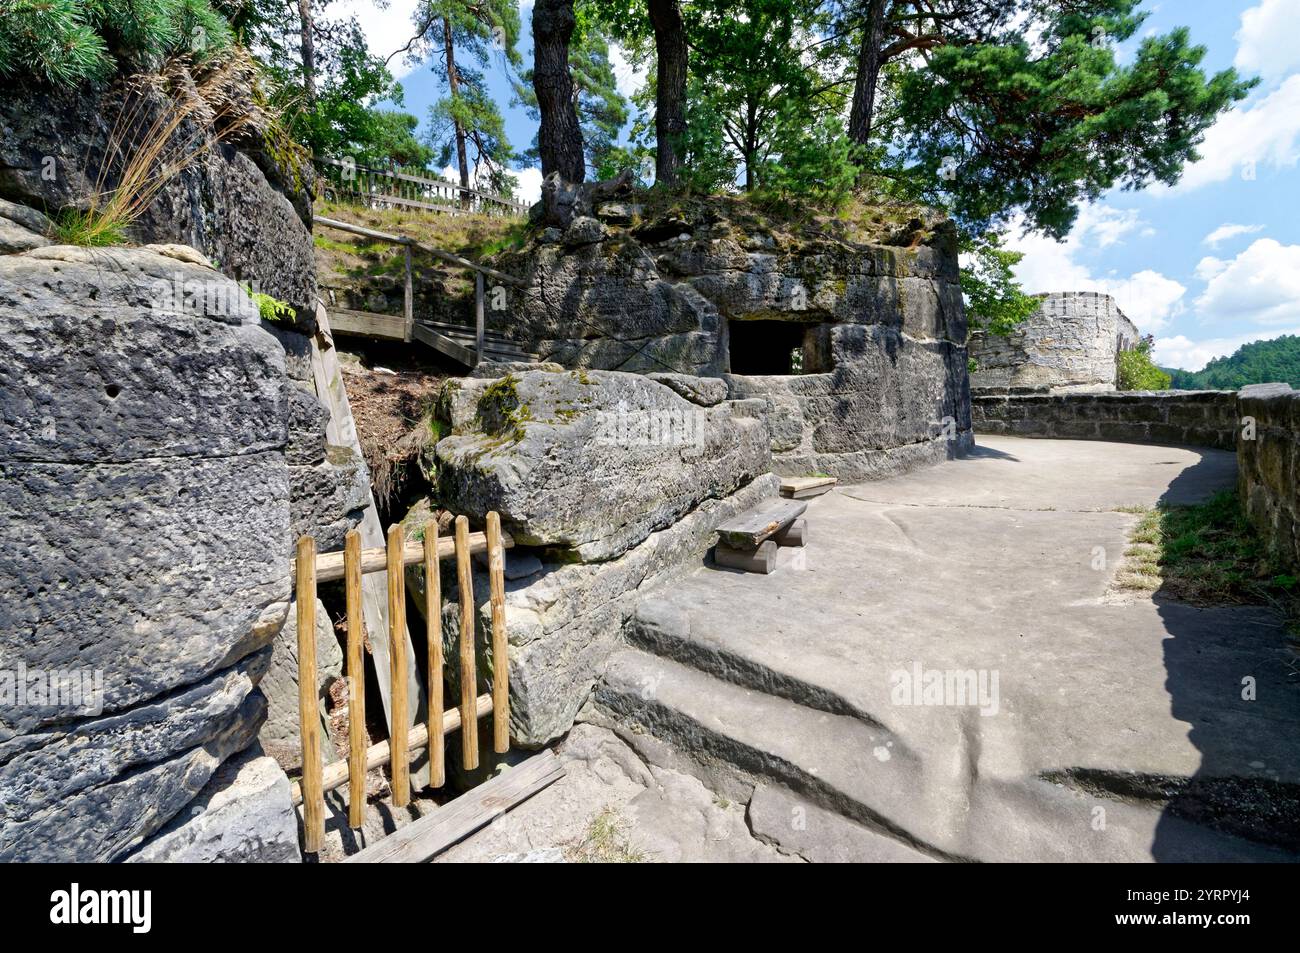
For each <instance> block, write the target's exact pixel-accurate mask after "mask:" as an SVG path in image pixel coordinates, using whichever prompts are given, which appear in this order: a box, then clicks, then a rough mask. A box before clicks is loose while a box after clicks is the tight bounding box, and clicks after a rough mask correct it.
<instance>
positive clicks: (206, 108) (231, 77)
mask: <svg viewBox="0 0 1300 953" xmlns="http://www.w3.org/2000/svg"><path fill="white" fill-rule="evenodd" d="M256 69H257V68H256V66H255V64H254V63H253V60H252V58H251V56H249V54H247V53H246V52H242V51H240V52H237V53H235V54H232V55H231V57H229V59H228V61H227V62H226V63H225V64H224V65H223V66H221V67H220V68H219V69H216V70H212V71H210V72H208V73H206V74H204V75H203V76H201V77H199V78H197V79H196V78H195V77H194V76H193V75H191V73H190V72H188V69H187V64H185V63H183V62H182V61H174V62H172V63H169V64H168V65H167V66H166V67H164V69H163V70H161V71H160V72H159V73H157V74H141V75H139V76H137V77H135V78H134V79H133V80H131V91H130V95H129V96H128V98H127V101H126V103H127V104H126V105H125V106H124V107H123V109H122V111H121V112H120V113H119V114H118V117H117V120H116V122H115V123H114V125H113V128H112V131H111V132H110V134H109V138H108V146H107V154H106V156H105V158H104V160H103V163H102V164H101V166H100V168H99V172H98V175H97V177H96V181H95V191H94V192H93V193H92V194H91V195H90V197H89V203H88V205H87V207H86V208H85V209H80V210H67V211H65V212H63V213H62V214H61V215H59V216H58V217H57V224H56V232H57V235H58V237H59V240H60V241H63V242H64V243H66V244H70V245H82V246H87V247H104V246H106V245H119V244H122V243H123V242H124V241H126V233H127V230H128V229H129V228H130V226H131V225H132V224H133V223H134V222H135V221H136V220H137V219H138V218H140V216H142V215H143V214H144V213H145V212H146V211H147V210H148V208H149V206H150V205H152V204H153V201H154V199H155V198H157V197H158V194H159V193H160V192H161V191H162V190H163V188H165V187H166V185H167V184H168V183H169V182H170V181H172V180H173V179H174V178H176V176H178V175H180V174H181V172H183V171H184V170H185V169H186V167H188V166H189V164H190V163H191V162H193V161H194V159H195V158H197V157H198V156H199V155H200V154H202V153H203V152H204V151H206V150H207V148H208V147H209V145H210V144H211V142H213V141H220V140H222V139H226V138H229V137H231V136H232V135H234V134H235V133H236V132H237V131H238V130H239V129H240V128H242V127H243V126H245V125H256V124H257V122H258V121H259V119H260V118H261V114H260V113H258V112H257V111H255V110H250V109H249V108H248V107H247V106H246V105H244V104H243V103H242V99H243V98H244V97H245V96H246V94H247V89H248V87H249V84H250V82H251V78H252V77H253V76H254V75H255V73H256ZM159 103H162V104H163V105H161V106H159V105H158V104H159ZM151 110H152V118H149V116H150V111H151ZM110 180H111V181H112V182H113V185H112V187H111V188H110V187H109V186H108V183H109V181H110Z"/></svg>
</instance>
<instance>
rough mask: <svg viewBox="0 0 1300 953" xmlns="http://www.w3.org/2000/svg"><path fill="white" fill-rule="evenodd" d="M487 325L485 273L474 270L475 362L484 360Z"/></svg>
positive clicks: (476, 363)
mask: <svg viewBox="0 0 1300 953" xmlns="http://www.w3.org/2000/svg"><path fill="white" fill-rule="evenodd" d="M486 330H487V326H486V324H485V323H484V319H483V273H482V272H481V271H476V272H474V364H475V365H476V366H477V365H478V362H479V361H481V360H483V335H484V333H485V331H486Z"/></svg>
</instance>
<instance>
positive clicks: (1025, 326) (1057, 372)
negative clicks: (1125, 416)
mask: <svg viewBox="0 0 1300 953" xmlns="http://www.w3.org/2000/svg"><path fill="white" fill-rule="evenodd" d="M1138 337H1139V335H1138V330H1137V328H1136V327H1135V326H1134V324H1133V322H1132V321H1130V320H1129V319H1128V318H1127V317H1125V315H1124V312H1122V311H1121V310H1120V309H1119V305H1117V304H1116V303H1115V299H1114V298H1112V297H1111V296H1110V295H1106V294H1098V293H1097V292H1095V291H1066V292H1055V293H1052V294H1048V295H1043V296H1042V302H1041V304H1040V305H1039V307H1038V310H1037V311H1035V312H1034V313H1033V314H1031V315H1030V316H1029V317H1028V318H1026V319H1025V320H1024V321H1023V322H1021V323H1020V324H1019V325H1018V326H1017V327H1016V328H1015V330H1014V331H1012V332H1011V333H1010V334H1009V335H1006V336H1002V335H998V334H987V333H985V332H983V331H975V332H973V333H972V334H971V339H970V356H971V358H972V359H973V360H974V362H975V365H976V369H975V370H974V371H972V372H971V375H970V386H971V390H972V392H974V393H1000V394H1007V393H1012V394H1014V393H1028V392H1046V393H1069V392H1072V391H1083V392H1089V391H1111V390H1114V389H1115V384H1116V377H1117V371H1118V368H1117V366H1116V357H1117V355H1118V354H1119V352H1120V351H1125V350H1132V348H1133V347H1134V346H1135V345H1136V344H1137V341H1138Z"/></svg>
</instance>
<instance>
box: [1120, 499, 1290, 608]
mask: <svg viewBox="0 0 1300 953" xmlns="http://www.w3.org/2000/svg"><path fill="white" fill-rule="evenodd" d="M1123 512H1128V513H1137V514H1139V515H1140V519H1139V520H1138V522H1137V525H1136V526H1134V527H1133V530H1132V532H1131V533H1130V535H1129V546H1128V548H1127V549H1126V550H1125V551H1124V564H1123V566H1122V567H1121V569H1120V572H1119V575H1118V576H1117V579H1116V582H1117V583H1118V585H1120V586H1121V587H1122V588H1125V589H1132V590H1140V591H1145V592H1155V591H1157V590H1159V591H1160V592H1161V593H1163V594H1165V595H1168V596H1170V597H1171V598H1174V599H1177V600H1179V601H1181V602H1187V603H1190V604H1192V605H1200V606H1207V605H1249V604H1256V605H1257V604H1270V605H1275V606H1277V607H1279V608H1281V609H1282V610H1283V611H1284V612H1285V613H1286V614H1287V615H1288V616H1289V617H1291V618H1292V619H1300V580H1298V579H1297V577H1296V575H1295V574H1294V573H1291V572H1288V571H1286V570H1285V569H1284V567H1282V566H1280V565H1279V564H1278V563H1277V561H1276V560H1275V559H1274V558H1273V557H1272V556H1271V555H1270V554H1269V552H1268V551H1267V549H1266V548H1265V546H1264V542H1263V540H1262V539H1261V538H1260V535H1259V533H1258V531H1257V530H1256V529H1255V528H1254V526H1252V525H1251V523H1250V521H1249V520H1248V519H1247V518H1246V514H1245V512H1244V511H1243V510H1242V507H1241V501H1240V500H1239V499H1238V498H1237V494H1236V492H1235V491H1232V490H1227V491H1224V492H1222V493H1219V494H1217V495H1216V496H1214V497H1212V498H1211V499H1210V500H1208V501H1206V502H1205V503H1199V504H1196V505H1193V506H1157V507H1154V508H1143V507H1125V508H1124V509H1123Z"/></svg>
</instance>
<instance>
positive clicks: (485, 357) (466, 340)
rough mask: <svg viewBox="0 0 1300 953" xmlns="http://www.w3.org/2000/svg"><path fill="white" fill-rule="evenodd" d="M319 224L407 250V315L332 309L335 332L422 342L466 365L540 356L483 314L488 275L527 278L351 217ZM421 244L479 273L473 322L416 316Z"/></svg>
mask: <svg viewBox="0 0 1300 953" xmlns="http://www.w3.org/2000/svg"><path fill="white" fill-rule="evenodd" d="M316 223H317V224H318V225H324V226H326V227H328V228H335V229H338V230H339V231H344V232H351V233H352V234H355V235H362V236H365V237H366V238H371V239H376V240H378V241H384V242H391V243H392V244H395V245H401V246H403V247H404V250H405V252H406V288H405V291H406V294H405V299H406V301H405V307H404V308H403V312H404V313H403V314H400V315H399V314H378V313H376V312H373V311H354V310H351V309H348V308H335V309H333V310H331V312H330V315H331V317H330V325H331V327H332V328H333V331H334V333H335V334H346V335H353V336H355V337H366V338H378V339H379V340H385V341H419V342H420V343H422V344H425V345H427V346H428V347H431V348H433V349H434V350H435V351H437V352H438V353H439V354H443V355H445V356H446V357H449V358H451V359H452V360H454V361H457V362H459V363H461V364H464V365H465V366H466V367H471V368H472V367H476V366H477V365H478V364H479V362H480V361H536V360H537V359H538V356H537V355H536V354H532V353H530V352H528V351H525V350H524V349H523V348H522V347H521V346H520V345H519V343H518V342H516V341H512V340H511V339H510V338H508V337H506V336H505V335H502V334H498V333H496V332H491V331H488V330H487V329H486V328H485V327H484V316H483V279H484V276H487V277H490V278H492V279H493V280H494V281H496V282H498V283H501V284H506V285H511V286H513V287H516V288H522V287H525V283H524V282H522V281H520V280H519V279H518V278H515V277H513V276H511V275H507V274H503V273H502V272H499V271H497V270H496V269H494V268H489V267H487V266H486V265H480V264H476V263H475V262H472V261H470V260H469V259H467V258H461V257H460V256H459V255H453V254H452V253H451V252H447V251H443V250H442V249H441V248H433V247H432V246H429V245H424V244H421V243H420V242H417V241H415V240H414V239H411V238H407V237H406V236H404V235H389V234H386V233H384V232H377V231H375V230H373V229H370V228H363V227H361V226H360V225H353V224H352V223H351V222H340V221H337V220H335V219H329V218H323V217H321V216H317V217H316ZM412 249H419V250H421V251H424V252H427V253H429V254H430V255H432V256H433V257H435V258H439V259H441V260H443V261H445V262H447V263H448V264H451V265H454V266H456V267H458V268H463V269H465V270H467V271H472V272H473V273H474V318H475V323H474V326H469V325H462V324H449V323H445V322H442V321H432V320H428V319H418V320H417V319H416V317H415V309H414V298H415V295H414V288H413V285H412V274H411V251H412Z"/></svg>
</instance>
